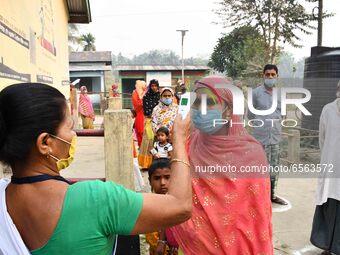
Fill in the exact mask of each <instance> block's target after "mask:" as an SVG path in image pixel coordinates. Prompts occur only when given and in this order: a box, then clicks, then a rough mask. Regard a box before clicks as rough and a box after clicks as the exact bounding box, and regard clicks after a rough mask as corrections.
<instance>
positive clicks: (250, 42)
mask: <svg viewBox="0 0 340 255" xmlns="http://www.w3.org/2000/svg"><path fill="white" fill-rule="evenodd" d="M267 47H268V45H267V44H266V42H265V41H264V40H263V38H262V36H261V35H260V33H259V32H258V31H257V30H256V29H255V28H253V27H251V26H243V27H240V28H235V29H234V30H233V31H232V32H231V33H229V34H227V35H224V36H223V37H221V38H220V39H219V40H218V43H217V45H216V46H215V48H214V52H213V53H212V55H211V57H210V61H209V66H210V67H212V68H214V69H215V70H217V71H219V72H223V73H224V72H226V73H227V74H228V76H230V77H233V78H242V77H243V78H244V77H250V76H257V74H258V70H261V69H262V67H263V65H264V64H265V59H266V57H265V54H266V52H267Z"/></svg>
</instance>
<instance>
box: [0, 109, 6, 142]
mask: <svg viewBox="0 0 340 255" xmlns="http://www.w3.org/2000/svg"><path fill="white" fill-rule="evenodd" d="M6 135H7V128H6V123H5V119H4V117H3V115H2V112H1V111H0V148H2V146H3V142H4V140H5V138H6Z"/></svg>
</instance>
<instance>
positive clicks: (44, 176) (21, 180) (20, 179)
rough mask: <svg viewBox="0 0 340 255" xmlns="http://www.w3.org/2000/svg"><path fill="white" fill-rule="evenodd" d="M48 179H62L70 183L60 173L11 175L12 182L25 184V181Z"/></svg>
mask: <svg viewBox="0 0 340 255" xmlns="http://www.w3.org/2000/svg"><path fill="white" fill-rule="evenodd" d="M48 180H56V181H63V182H66V183H68V184H70V185H71V183H70V182H69V181H68V180H66V179H65V178H64V177H62V176H60V175H56V176H53V175H48V174H41V175H35V176H27V177H14V176H12V177H11V183H13V184H26V183H35V182H43V181H48Z"/></svg>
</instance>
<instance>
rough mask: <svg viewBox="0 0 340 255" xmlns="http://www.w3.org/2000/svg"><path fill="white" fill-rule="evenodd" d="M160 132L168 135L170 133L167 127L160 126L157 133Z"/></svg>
mask: <svg viewBox="0 0 340 255" xmlns="http://www.w3.org/2000/svg"><path fill="white" fill-rule="evenodd" d="M158 132H161V133H164V134H166V136H169V134H170V132H169V129H167V128H166V127H160V128H159V129H158V130H157V132H156V134H158Z"/></svg>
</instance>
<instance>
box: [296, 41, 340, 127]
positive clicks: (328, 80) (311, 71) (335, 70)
mask: <svg viewBox="0 0 340 255" xmlns="http://www.w3.org/2000/svg"><path fill="white" fill-rule="evenodd" d="M339 79H340V47H339V48H330V47H313V48H312V50H311V57H309V58H307V59H306V60H305V72H304V81H303V87H304V88H306V89H308V90H309V91H310V92H311V100H310V101H309V102H307V103H305V104H304V106H305V107H306V108H307V109H308V110H309V111H310V112H311V114H312V116H303V118H302V127H303V128H308V129H313V130H318V129H319V119H320V114H321V111H322V108H323V107H324V106H325V105H326V104H328V103H330V102H332V101H334V100H335V98H336V96H335V94H336V87H337V83H338V81H339Z"/></svg>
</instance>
